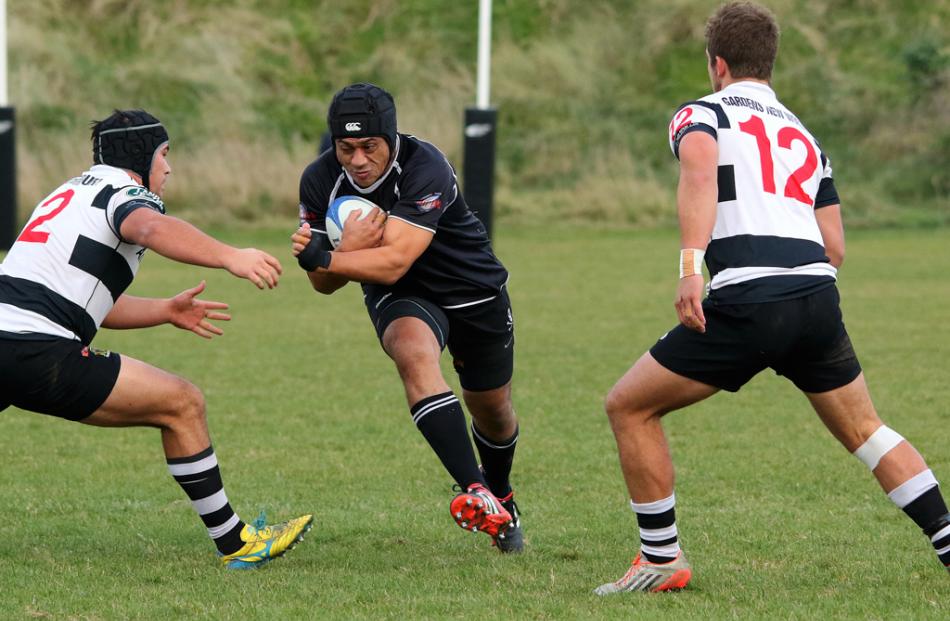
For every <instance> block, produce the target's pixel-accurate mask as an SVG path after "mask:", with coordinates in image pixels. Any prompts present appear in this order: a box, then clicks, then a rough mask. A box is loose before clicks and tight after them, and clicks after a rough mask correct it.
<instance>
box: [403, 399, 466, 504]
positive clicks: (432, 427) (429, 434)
mask: <svg viewBox="0 0 950 621" xmlns="http://www.w3.org/2000/svg"><path fill="white" fill-rule="evenodd" d="M409 412H410V414H412V422H414V423H415V424H416V427H418V428H419V431H421V432H422V435H423V436H424V437H425V439H426V441H428V442H429V446H431V447H432V450H433V451H435V454H436V455H438V456H439V459H440V460H442V465H443V466H445V469H446V470H448V472H449V474H450V475H451V476H452V478H453V479H455V482H456V483H458V484H459V485H460V486H461V487H462V489H468V487H469V486H470V485H472V484H473V483H481V484H483V485H484V484H485V479H484V477H482V473H481V472H480V471H479V470H478V462H476V461H475V451H473V450H472V443H471V442H470V441H469V439H468V430H467V429H466V428H465V413H464V412H462V404H461V403H459V400H458V397H456V396H455V395H454V394H452V393H451V392H444V393H442V394H440V395H432V396H431V397H426V398H425V399H422V400H421V401H419V402H417V403H416V404H415V405H413V406H412V407H411V408H409Z"/></svg>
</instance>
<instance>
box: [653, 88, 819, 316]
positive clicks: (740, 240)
mask: <svg viewBox="0 0 950 621" xmlns="http://www.w3.org/2000/svg"><path fill="white" fill-rule="evenodd" d="M669 129H670V135H669V138H670V147H671V148H672V150H673V154H674V155H675V156H676V157H677V158H678V157H679V145H680V141H681V140H682V139H683V137H684V136H686V135H688V134H689V133H691V132H694V131H702V132H706V133H708V134H710V135H711V136H713V137H714V138H716V140H717V142H718V146H719V171H718V186H719V202H718V205H717V209H716V223H715V227H714V228H713V232H712V238H711V239H710V241H709V245H708V247H707V249H706V266H707V268H708V269H709V273H710V276H711V281H710V285H709V299H710V301H711V302H714V303H720V304H737V303H749V302H770V301H776V300H783V299H790V298H795V297H800V296H804V295H808V294H810V293H813V292H814V291H817V290H819V289H821V288H823V287H826V286H829V285H830V284H833V283H834V281H835V278H836V270H835V268H834V266H832V265H831V263H830V262H829V260H828V257H827V256H825V249H824V243H823V241H822V238H821V233H820V231H819V229H818V222H817V220H816V219H815V210H816V209H819V208H821V207H825V206H828V205H835V204H838V194H837V191H836V190H835V187H834V182H833V180H832V176H831V162H830V161H829V159H828V158H827V157H826V156H825V154H824V153H822V151H821V148H820V146H819V144H818V141H817V140H815V138H814V137H813V136H812V135H811V133H809V131H808V129H806V128H805V126H804V125H802V123H801V121H799V120H798V117H796V116H795V115H794V114H792V113H791V112H789V110H788V109H787V108H786V107H785V106H783V105H782V103H781V102H779V101H778V99H777V98H776V97H775V93H774V92H773V91H772V89H771V88H769V86H767V85H765V84H762V83H759V82H751V81H740V82H736V83H733V84H730V85H729V86H727V87H726V88H724V89H723V90H721V91H719V92H717V93H714V94H712V95H707V96H706V97H703V98H702V99H700V100H698V101H692V102H688V103H686V104H683V105H682V106H680V108H679V109H678V110H677V111H676V114H675V115H674V116H673V120H672V122H671V123H670V128H669Z"/></svg>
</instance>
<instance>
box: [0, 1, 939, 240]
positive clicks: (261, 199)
mask: <svg viewBox="0 0 950 621" xmlns="http://www.w3.org/2000/svg"><path fill="white" fill-rule="evenodd" d="M7 4H8V9H9V11H10V15H9V28H10V46H11V49H10V58H11V71H12V75H11V84H10V90H11V97H12V99H13V102H14V104H15V105H16V106H17V110H18V114H19V131H20V134H19V163H20V185H19V196H20V209H21V217H22V218H24V219H25V217H26V215H27V214H28V213H29V211H30V210H31V209H32V207H33V205H34V204H35V203H36V201H37V200H38V199H39V197H41V196H43V195H45V194H46V193H47V192H48V191H49V190H50V189H51V188H52V187H55V186H56V185H57V184H58V183H60V182H61V181H62V178H63V177H64V176H65V175H69V174H75V173H77V172H79V171H81V170H82V169H83V168H84V166H86V165H87V164H88V162H89V159H90V153H89V143H88V140H87V137H88V122H89V120H90V119H93V118H101V117H102V116H103V115H105V114H107V113H108V111H109V110H110V109H111V108H113V107H144V108H147V109H149V110H151V111H152V112H154V113H155V114H156V115H158V116H159V117H160V118H162V119H163V120H164V121H165V122H166V124H167V125H168V126H169V128H170V131H171V134H172V137H173V141H174V142H173V148H174V151H173V159H172V165H173V167H174V170H175V174H174V178H173V183H172V185H171V186H170V188H169V196H168V198H169V202H170V206H171V208H172V210H173V213H178V214H181V213H185V214H187V215H188V216H190V217H192V218H196V219H198V220H205V221H215V222H232V223H233V222H244V221H252V222H257V223H259V222H260V221H261V220H266V219H270V220H275V221H280V222H282V223H284V224H285V225H286V226H291V225H292V223H293V222H294V219H295V213H296V208H295V205H296V201H297V197H296V188H297V180H298V176H299V173H300V171H301V170H302V169H303V167H304V166H305V165H306V163H307V162H308V161H309V160H310V158H312V157H313V155H314V152H315V145H316V144H317V142H318V140H319V136H320V134H321V132H322V131H323V129H324V122H323V117H324V114H325V110H326V106H327V104H328V102H329V99H330V97H331V95H332V93H333V92H334V91H335V90H337V89H338V88H339V87H340V86H342V85H343V84H345V83H349V82H351V81H357V80H369V81H374V82H377V83H379V84H382V85H383V86H385V87H387V88H388V89H390V90H391V91H392V92H393V93H394V94H395V95H396V98H397V103H398V107H399V118H400V126H401V129H402V130H404V131H411V132H415V133H418V134H420V135H422V136H424V137H426V138H428V139H430V140H432V141H434V142H435V143H436V144H438V145H440V147H442V148H443V150H445V151H446V152H447V154H448V155H449V156H450V158H451V159H452V160H453V161H454V162H456V164H457V165H459V166H460V164H461V156H460V153H461V148H460V147H461V127H460V126H461V119H462V110H463V108H464V107H465V106H466V105H470V104H471V103H473V102H474V99H475V96H474V89H475V79H474V73H475V58H476V31H475V25H476V21H477V20H476V18H477V4H478V3H477V2H475V0H465V1H449V0H347V1H346V2H339V1H336V0H280V1H278V0H191V1H187V2H186V1H185V0H165V1H162V2H155V1H154V0H36V1H29V2H28V1H26V0H13V1H12V2H8V3H7ZM717 4H718V3H717V2H712V1H708V0H637V1H633V0H495V2H494V54H493V71H492V76H493V83H492V100H493V103H494V104H496V105H497V106H498V107H499V109H500V122H501V127H500V133H499V160H498V166H497V171H498V186H497V209H498V218H499V220H500V221H501V222H502V223H509V224H511V223H517V222H526V221H535V220H539V219H543V220H544V221H545V222H547V223H552V222H561V221H580V220H585V221H588V220H593V221H602V222H605V223H609V224H611V225H613V226H616V225H626V224H629V225H635V226H653V225H658V224H659V225H663V224H669V223H671V222H673V217H674V211H673V208H672V206H673V187H674V180H675V175H676V169H675V163H674V161H673V159H672V156H671V155H670V153H669V149H668V148H667V145H666V126H667V123H668V122H669V117H670V115H671V113H672V112H673V110H674V109H675V108H676V106H677V105H678V104H679V103H681V102H682V101H685V100H689V99H693V98H696V97H698V96H702V95H703V94H705V93H706V92H707V90H708V88H709V87H708V83H707V77H706V73H705V68H704V62H703V51H702V50H703V43H702V30H703V22H704V20H705V17H706V16H707V15H708V14H709V13H710V11H711V10H712V9H713V8H714V7H715V6H716V5H717ZM767 4H768V5H770V6H771V7H772V8H773V10H774V11H775V12H776V13H777V15H778V18H779V20H780V23H781V25H782V28H783V39H782V46H781V50H780V54H779V60H778V68H777V73H776V77H775V86H776V89H777V91H778V93H779V95H780V97H781V98H782V99H783V100H784V102H785V103H786V104H787V105H788V106H789V107H790V108H792V109H793V110H795V111H797V112H798V114H799V116H800V117H801V118H802V119H803V120H804V121H805V123H806V124H807V125H808V126H809V127H810V128H811V129H812V131H813V132H814V133H815V134H816V135H817V136H818V137H819V138H820V139H821V140H822V143H823V147H824V149H825V150H826V152H827V153H829V154H830V156H831V157H832V160H833V163H834V165H835V171H836V178H837V180H838V187H839V190H840V192H841V193H842V196H843V197H844V200H845V214H846V218H847V219H848V222H849V224H865V225H870V224H874V225H882V224H883V225H936V224H945V223H947V222H948V221H950V199H948V196H950V107H948V106H947V105H946V101H947V100H948V99H950V40H948V31H950V28H948V24H950V2H948V1H947V0H932V1H930V2H921V3H904V2H891V1H889V0H771V1H769V2H767Z"/></svg>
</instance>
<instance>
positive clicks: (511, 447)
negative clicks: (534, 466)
mask: <svg viewBox="0 0 950 621" xmlns="http://www.w3.org/2000/svg"><path fill="white" fill-rule="evenodd" d="M472 437H473V438H475V448H477V449H478V455H479V457H481V458H482V470H483V471H484V472H485V480H486V481H487V482H488V489H490V490H491V492H492V494H494V495H495V496H497V497H499V498H504V497H505V496H507V495H508V494H510V493H511V483H510V482H509V480H508V476H509V475H510V474H511V464H512V463H513V462H514V460H515V446H516V445H517V444H518V428H517V427H515V432H514V433H513V434H512V435H511V437H510V438H507V439H505V440H501V441H500V442H495V441H493V440H489V439H488V438H486V437H485V434H484V433H482V432H481V431H479V430H478V427H476V426H475V423H474V422H473V423H472Z"/></svg>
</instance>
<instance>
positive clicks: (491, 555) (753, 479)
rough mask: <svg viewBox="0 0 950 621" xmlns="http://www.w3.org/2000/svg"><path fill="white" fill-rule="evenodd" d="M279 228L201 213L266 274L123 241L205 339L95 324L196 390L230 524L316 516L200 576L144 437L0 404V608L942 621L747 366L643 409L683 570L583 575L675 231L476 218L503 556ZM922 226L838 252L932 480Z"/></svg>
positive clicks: (890, 538) (942, 606)
mask: <svg viewBox="0 0 950 621" xmlns="http://www.w3.org/2000/svg"><path fill="white" fill-rule="evenodd" d="M288 234H289V231H265V232H255V233H251V232H240V231H227V232H224V233H222V235H221V236H222V237H223V238H224V239H226V240H228V241H231V242H232V243H235V244H239V245H251V244H253V245H259V246H261V247H264V248H266V249H268V250H270V251H272V252H274V253H275V254H276V255H278V256H279V257H281V259H282V260H283V261H284V263H285V269H286V273H285V276H284V279H283V281H282V282H281V285H280V287H279V288H278V289H277V290H276V291H270V292H258V291H257V290H255V289H254V288H253V287H252V286H251V285H249V284H248V283H246V282H240V281H237V280H235V279H232V278H230V277H229V276H227V275H226V274H223V273H215V272H211V271H208V270H202V269H198V268H192V267H187V266H179V265H175V264H173V263H171V262H169V261H166V260H164V259H162V258H161V257H158V256H156V255H154V254H151V255H149V256H148V257H147V258H146V261H145V264H144V266H143V269H142V271H141V272H140V276H139V278H138V279H137V280H136V282H135V283H134V284H133V287H132V289H131V290H130V293H133V294H138V295H162V296H165V295H171V294H173V293H176V292H178V291H180V290H181V289H183V288H185V287H186V286H191V285H193V284H195V283H197V282H198V281H199V280H200V279H202V278H207V280H208V285H209V286H208V291H207V297H208V298H210V299H222V300H225V301H228V302H230V303H231V304H232V311H233V313H234V319H233V321H231V322H230V324H228V325H226V326H225V329H226V334H225V336H223V337H221V338H220V339H217V340H216V341H212V342H205V341H203V340H201V339H198V338H197V337H194V336H193V335H190V334H186V333H184V332H181V331H177V330H174V329H173V328H171V327H162V328H157V329H153V330H143V331H134V332H111V331H103V332H102V333H101V334H100V336H99V337H98V338H97V339H96V345H97V346H99V347H102V348H111V349H115V350H119V351H122V352H123V353H125V354H128V355H131V356H135V357H138V358H141V359H144V360H147V361H149V362H151V363H153V364H155V365H158V366H161V367H163V368H165V369H168V370H171V371H174V372H176V373H179V374H182V375H184V376H186V377H188V378H190V379H191V380H192V381H194V382H195V383H196V384H197V385H198V386H200V387H202V389H203V390H204V392H205V395H206V397H207V400H208V406H209V419H210V425H211V429H212V434H213V438H214V441H215V447H216V450H217V452H218V456H219V459H220V461H221V464H222V471H223V474H224V478H225V483H226V484H227V487H228V493H229V496H230V498H231V501H232V505H234V506H235V508H236V509H237V510H238V511H239V512H240V513H241V515H242V516H243V517H244V518H245V519H253V518H254V517H255V516H256V514H257V512H258V510H259V509H261V508H263V507H266V508H267V510H268V512H269V514H270V516H271V517H272V518H277V519H285V518H287V517H291V516H292V515H294V514H297V513H303V512H313V513H315V514H316V528H315V529H314V530H313V531H312V532H311V533H310V535H309V536H308V538H307V540H306V541H304V543H303V544H301V546H299V547H298V548H297V549H296V550H295V551H294V552H293V553H292V554H291V555H289V556H288V557H287V558H285V559H281V560H280V561H277V562H275V563H273V564H272V565H270V566H269V567H266V568H265V569H263V570H262V571H260V572H245V573H239V572H238V573H235V572H226V571H223V570H221V569H219V568H218V567H217V565H216V563H215V559H214V555H213V553H212V550H213V548H212V546H211V544H210V542H208V541H207V539H206V535H205V533H204V529H203V527H202V526H201V523H200V522H199V520H198V519H197V517H196V516H195V515H194V514H193V511H192V509H191V507H190V505H189V503H188V502H187V499H186V498H185V496H184V494H183V493H182V492H181V491H180V490H179V489H178V487H177V486H176V485H175V484H174V482H173V481H172V480H171V479H170V477H169V476H168V474H167V471H166V469H165V466H164V462H163V458H162V454H161V448H160V444H159V441H158V434H157V432H156V431H154V430H148V429H129V430H102V429H93V428H87V427H83V426H80V425H74V424H69V423H65V422H63V421H58V420H55V419H51V418H47V417H43V416H39V415H35V414H29V413H24V412H20V411H16V410H12V409H11V410H7V411H6V412H4V413H3V414H2V421H3V425H4V436H5V440H4V442H3V443H2V444H0V464H2V472H3V476H2V481H3V482H2V484H0V506H2V507H3V511H4V513H5V516H4V519H3V521H2V524H0V618H4V619H6V618H10V619H89V620H92V619H228V618H234V619H237V618H241V619H308V618H313V619H364V618H365V619H369V618H403V619H405V618H463V617H464V618H469V619H471V618H485V619H493V618H499V619H600V618H618V619H619V618H642V619H671V618H675V619H702V620H709V619H809V620H811V619H816V618H817V619H845V618H853V619H946V618H948V617H950V604H948V601H950V597H948V596H950V584H948V580H947V575H946V572H945V571H944V570H943V569H941V568H940V566H939V564H938V563H937V561H936V559H935V557H934V555H933V551H932V550H931V549H930V547H929V545H928V543H927V541H926V540H925V539H924V538H923V537H922V536H921V535H920V533H919V532H918V531H917V529H916V528H915V527H914V526H913V524H912V523H911V522H910V521H909V520H907V519H906V518H905V517H903V515H902V513H901V512H900V511H899V510H898V509H896V508H895V507H894V506H893V505H892V504H891V503H890V502H889V501H888V500H887V499H886V498H885V497H884V496H883V494H882V493H881V492H880V490H879V489H878V487H877V485H876V483H875V482H874V480H873V479H872V477H871V476H870V475H869V474H868V472H867V470H866V468H865V467H864V466H863V465H862V464H860V463H859V462H858V461H857V460H856V459H854V458H852V457H849V456H848V455H847V453H846V452H845V451H844V450H843V449H842V448H840V447H839V446H838V445H836V444H835V442H834V441H833V439H832V438H831V436H830V435H829V434H828V433H826V432H825V431H824V429H823V428H822V426H821V425H820V423H819V422H818V420H817V418H816V417H815V416H814V415H813V414H812V413H811V412H810V410H809V408H808V405H807V403H806V401H805V399H804V398H803V397H801V396H800V395H799V394H798V393H797V392H796V391H795V390H794V388H793V387H792V386H791V385H790V384H789V383H787V382H785V381H784V380H782V379H781V378H777V377H775V376H774V375H773V374H771V373H770V372H769V373H764V374H762V375H761V376H759V377H757V378H756V379H755V380H753V381H752V382H751V383H750V384H749V385H748V386H747V387H746V388H745V389H743V390H742V392H740V393H739V394H738V395H727V394H723V395H717V396H716V397H714V398H712V399H710V400H709V401H708V402H706V403H703V404H701V405H699V406H697V407H694V408H692V409H691V410H689V411H688V412H680V413H677V414H673V415H671V416H670V417H669V418H668V420H667V429H668V432H669V434H670V437H671V444H672V449H673V452H674V459H675V460H676V463H677V468H678V470H677V474H678V483H677V490H676V491H677V498H678V501H679V502H678V506H677V513H678V517H679V528H680V533H681V539H682V542H683V544H684V546H685V549H686V551H687V554H688V555H689V558H690V560H691V562H692V564H693V565H694V568H695V577H694V581H693V583H692V585H691V587H690V588H689V589H688V590H687V591H685V592H682V593H680V594H676V595H665V596H640V597H637V596H634V597H616V598H610V599H599V598H597V597H595V596H594V595H592V594H591V589H592V588H593V587H595V586H597V585H598V584H600V583H601V582H604V581H607V580H609V579H615V578H617V577H619V576H620V574H621V573H622V572H623V571H625V569H626V567H627V564H628V562H629V560H630V558H631V557H632V555H633V554H634V552H635V543H634V542H635V539H636V530H635V522H634V518H633V515H632V514H631V512H630V511H629V509H628V508H627V506H626V498H625V492H624V487H623V483H622V480H621V477H620V472H619V467H618V464H617V459H616V449H615V446H614V442H613V438H612V436H611V434H610V431H609V428H608V424H607V420H606V417H605V416H604V415H603V412H602V407H601V403H602V400H603V397H604V395H605V394H606V392H607V390H609V388H610V386H611V385H612V384H613V382H614V381H615V380H616V379H617V378H618V377H619V376H620V375H621V373H622V372H623V371H624V370H625V369H626V368H627V367H628V366H629V365H630V364H631V363H632V362H633V360H634V359H635V358H636V357H637V356H639V355H640V353H641V352H642V351H643V350H644V349H646V348H647V347H648V346H649V345H651V344H652V343H653V341H654V340H655V339H656V338H657V337H658V336H659V335H661V334H663V332H665V331H666V330H667V329H668V328H670V327H672V325H673V322H674V321H675V315H674V313H673V310H672V304H671V302H672V296H673V291H674V289H673V287H674V286H675V265H674V264H675V257H676V248H677V241H676V237H675V234H674V233H672V232H669V231H660V232H652V233H636V232H618V231H595V230H586V231H579V232H578V231H568V230H558V231H554V232H546V231H543V230H541V229H517V230H513V231H501V232H500V233H499V234H498V237H499V241H498V243H497V250H498V253H499V255H500V256H501V257H502V259H503V260H504V261H505V262H506V264H507V265H508V267H509V269H510V271H511V272H512V280H511V294H512V298H513V302H514V310H515V322H516V334H517V339H518V340H517V360H516V371H515V373H516V375H515V403H516V407H517V409H518V412H519V415H520V417H521V425H522V440H521V443H520V446H519V449H518V455H517V459H516V463H515V473H514V476H515V483H516V487H517V490H518V493H519V500H520V504H521V506H522V507H523V509H524V524H525V532H526V537H527V541H528V546H529V549H528V552H527V553H526V554H524V555H522V556H520V557H501V556H500V555H498V554H497V553H496V552H495V551H494V550H493V549H491V548H490V547H489V545H488V539H487V537H483V536H481V535H479V536H474V535H472V534H470V533H465V532H463V531H462V530H460V529H459V528H458V527H456V526H455V525H454V524H453V523H452V520H451V518H450V517H449V515H448V511H447V503H448V500H449V499H450V497H451V490H450V484H451V481H450V480H449V479H448V477H447V476H446V475H445V474H444V473H443V472H442V470H441V467H440V466H439V464H438V462H437V460H436V458H435V457H434V455H432V454H431V452H430V450H429V449H428V447H427V446H426V445H425V443H424V441H423V440H422V438H421V437H420V436H419V434H418V432H417V431H416V430H415V429H414V427H413V425H412V424H411V421H410V418H409V414H408V412H407V408H406V405H405V403H404V401H403V395H402V390H401V388H400V386H399V383H398V380H397V377H396V374H395V371H394V369H393V368H391V364H390V362H389V361H388V360H387V359H386V358H385V356H384V355H383V354H382V352H381V351H380V350H379V346H378V345H377V343H376V341H375V339H374V337H373V334H372V330H371V329H370V326H369V323H368V321H367V319H366V317H365V314H364V312H363V309H362V304H361V300H360V295H359V293H358V289H357V287H356V286H353V285H350V286H349V287H347V288H346V289H344V290H342V291H340V292H339V293H337V294H336V295H334V296H332V297H322V296H319V297H318V296H317V295H316V294H314V293H313V292H312V291H311V290H310V289H309V285H308V284H307V282H306V279H305V277H304V276H303V274H302V273H300V272H299V270H298V269H297V268H296V266H295V265H294V264H293V262H292V261H291V260H290V257H289V251H288V248H287V246H288V244H287V243H286V241H285V240H286V238H287V235H288ZM948 245H950V231H947V230H936V231H912V232H903V231H883V232H881V231H862V232H859V233H856V234H853V235H851V236H850V238H849V254H848V259H847V261H846V263H845V266H844V269H843V270H842V272H841V274H840V288H841V290H842V297H843V300H844V301H843V308H844V313H845V320H846V322H847V325H848V329H849V331H850V332H851V335H852V338H853V340H854V342H855V345H856V348H857V350H858V353H859V355H860V356H861V359H862V362H863V366H864V368H865V371H866V373H867V376H868V380H869V383H870V386H871V390H872V395H873V396H874V398H875V401H876V404H877V406H878V409H879V410H880V412H881V413H882V416H883V417H884V418H885V420H886V421H887V422H888V423H889V424H891V425H892V426H893V427H895V428H896V429H897V430H899V431H900V432H901V433H903V434H904V435H905V436H907V437H908V438H909V439H911V440H912V441H913V442H914V443H915V444H916V446H917V447H918V449H920V450H921V452H922V453H923V454H924V455H925V457H927V458H928V461H929V463H930V466H931V467H932V469H933V470H934V472H935V474H936V475H937V477H938V478H939V479H942V480H944V481H950V454H948V449H947V439H946V438H947V436H946V426H947V424H946V422H947V412H948V406H947V403H948V401H950V383H948V382H947V371H946V351H947V347H948V344H950V325H948V322H947V317H948V312H947V306H948V304H950V288H948V287H947V274H948V273H950V253H948V252H947V250H946V249H947V247H948ZM446 370H447V372H448V371H449V367H448V366H446ZM450 376H451V374H450ZM451 381H452V382H453V385H455V382H454V377H453V378H452V380H451Z"/></svg>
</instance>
